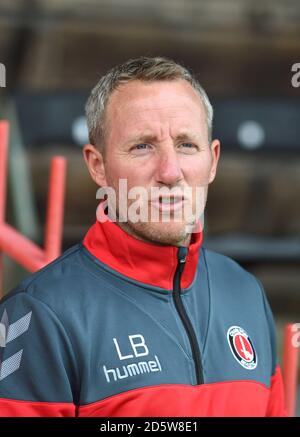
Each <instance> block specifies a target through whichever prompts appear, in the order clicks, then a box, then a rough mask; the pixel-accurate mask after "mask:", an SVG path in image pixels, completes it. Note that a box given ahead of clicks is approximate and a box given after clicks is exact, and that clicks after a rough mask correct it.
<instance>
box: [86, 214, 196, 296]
mask: <svg viewBox="0 0 300 437" xmlns="http://www.w3.org/2000/svg"><path fill="white" fill-rule="evenodd" d="M103 213H104V212H103ZM202 239H203V233H202V232H197V233H194V234H192V241H191V244H190V245H189V247H188V254H187V257H186V263H185V267H184V270H183V273H182V276H181V288H188V287H189V286H190V285H191V283H192V282H193V279H194V277H195V274H196V270H197V264H198V256H199V249H200V246H201V243H202ZM83 245H84V247H85V248H86V249H87V250H88V251H89V252H90V253H91V254H92V255H93V256H95V257H96V258H97V259H98V260H99V261H101V262H102V263H104V264H106V265H107V266H108V267H110V268H111V269H113V270H116V271H117V272H119V273H121V274H122V275H124V276H127V277H129V278H131V279H134V280H136V281H139V282H143V283H145V284H148V285H152V286H155V287H160V288H164V289H167V290H172V289H173V278H174V274H175V271H176V267H177V263H178V261H177V253H178V247H176V246H160V245H156V244H151V243H146V242H144V241H141V240H138V239H136V238H134V237H132V236H131V235H129V234H127V233H126V232H125V231H124V230H123V229H122V228H120V226H118V224H117V223H113V222H111V221H109V219H107V221H105V222H104V223H103V222H102V221H96V223H95V224H94V225H93V226H91V228H90V229H89V230H88V232H87V234H86V236H85V237H84V240H83Z"/></svg>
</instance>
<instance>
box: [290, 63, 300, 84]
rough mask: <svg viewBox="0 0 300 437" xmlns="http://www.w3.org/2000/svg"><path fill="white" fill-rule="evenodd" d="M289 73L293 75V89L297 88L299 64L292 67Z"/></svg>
mask: <svg viewBox="0 0 300 437" xmlns="http://www.w3.org/2000/svg"><path fill="white" fill-rule="evenodd" d="M291 71H292V73H294V74H293V76H292V79H291V82H292V86H293V87H294V88H299V86H300V62H297V63H295V64H293V65H292V68H291Z"/></svg>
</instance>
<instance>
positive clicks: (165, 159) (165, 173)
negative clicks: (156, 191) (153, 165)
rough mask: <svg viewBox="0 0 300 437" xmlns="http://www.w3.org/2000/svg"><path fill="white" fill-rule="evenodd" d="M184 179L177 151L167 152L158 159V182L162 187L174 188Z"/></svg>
mask: <svg viewBox="0 0 300 437" xmlns="http://www.w3.org/2000/svg"><path fill="white" fill-rule="evenodd" d="M182 178H183V175H182V171H181V167H180V163H179V159H178V155H177V153H176V151H175V150H174V149H173V148H172V150H167V151H164V152H162V153H161V154H160V155H159V157H158V164H157V171H156V182H157V183H159V184H162V185H170V186H173V185H174V184H176V183H177V182H178V181H180V180H181V179H182Z"/></svg>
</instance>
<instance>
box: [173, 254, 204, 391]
mask: <svg viewBox="0 0 300 437" xmlns="http://www.w3.org/2000/svg"><path fill="white" fill-rule="evenodd" d="M186 256H187V248H186V247H179V249H178V264H177V268H176V272H175V275H174V283H173V299H174V303H175V307H176V310H177V312H178V314H179V316H180V318H181V321H182V323H183V326H184V328H185V330H186V333H187V336H188V339H189V342H190V346H191V350H192V355H193V360H194V363H195V370H196V381H197V385H200V384H203V369H202V363H201V353H200V349H199V344H198V341H197V337H196V334H195V331H194V328H193V326H192V324H191V321H190V319H189V317H188V315H187V312H186V310H185V307H184V305H183V302H182V298H181V286H180V279H181V274H182V272H183V269H184V266H185V261H186Z"/></svg>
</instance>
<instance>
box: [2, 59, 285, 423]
mask: <svg viewBox="0 0 300 437" xmlns="http://www.w3.org/2000/svg"><path fill="white" fill-rule="evenodd" d="M86 110H87V121H88V127H89V135H90V143H91V144H89V145H86V146H85V147H84V158H85V161H86V164H87V166H88V169H89V172H90V175H91V177H92V179H93V180H94V181H95V182H96V184H97V185H98V186H99V187H101V189H100V194H99V193H98V196H97V197H98V198H101V202H100V205H99V207H98V210H97V221H96V223H95V224H94V225H93V226H92V227H91V228H90V230H89V231H88V233H87V235H86V236H85V238H84V240H83V242H82V244H78V245H76V246H75V247H72V248H71V249H69V250H68V251H67V252H66V253H65V254H63V255H62V256H61V257H60V258H58V259H57V260H56V261H54V262H53V263H51V264H50V265H48V266H47V267H45V268H44V269H42V270H41V271H39V272H37V273H36V274H34V275H31V276H30V277H29V278H28V279H26V280H25V281H24V282H23V283H22V284H21V285H20V286H19V287H17V289H16V290H14V291H13V292H11V293H9V295H8V296H7V297H6V298H5V299H4V300H3V301H2V303H1V312H0V317H1V315H2V320H1V327H2V331H1V335H2V337H1V342H2V344H1V362H2V364H1V381H0V384H1V386H0V397H1V398H2V399H1V401H0V411H1V414H2V415H9V416H280V415H283V414H284V405H283V395H282V379H281V375H280V369H279V367H278V365H277V362H276V351H275V334H274V326H273V319H272V315H271V311H270V308H269V305H268V303H267V300H266V297H265V294H264V292H263V289H262V287H261V285H260V283H259V282H258V281H257V280H256V278H254V277H253V276H252V275H251V274H249V273H247V272H246V271H245V270H243V269H242V268H241V267H240V266H239V265H237V264H236V263H235V262H234V261H232V260H231V259H229V258H227V257H225V256H223V255H219V254H217V253H214V252H211V251H209V250H206V249H204V248H203V247H201V243H202V238H203V220H202V213H203V209H204V206H205V202H206V196H207V188H208V185H209V184H210V183H211V182H212V181H213V180H214V178H215V175H216V169H217V164H218V160H219V154H220V143H219V141H218V140H213V141H212V140H211V129H212V107H211V105H210V102H209V99H208V97H207V95H206V93H205V92H204V90H203V89H202V88H201V86H200V85H199V83H198V82H197V81H196V80H195V79H194V78H193V77H192V75H191V73H190V72H189V71H187V70H186V69H185V68H183V67H182V66H180V65H178V64H176V63H175V62H173V61H170V60H167V59H164V58H144V57H142V58H139V59H135V60H130V61H128V62H127V63H125V64H123V65H121V66H118V67H116V68H114V69H113V70H112V71H110V72H109V73H108V74H107V75H106V76H104V77H103V78H102V79H101V80H100V82H99V83H98V84H97V85H96V87H95V88H94V89H93V91H92V93H91V96H90V98H89V100H88V103H87V107H86ZM120 182H123V185H122V184H120ZM160 189H161V190H162V191H157V190H160ZM101 190H104V191H101ZM137 192H138V193H139V196H135V195H134V194H135V193H137Z"/></svg>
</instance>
